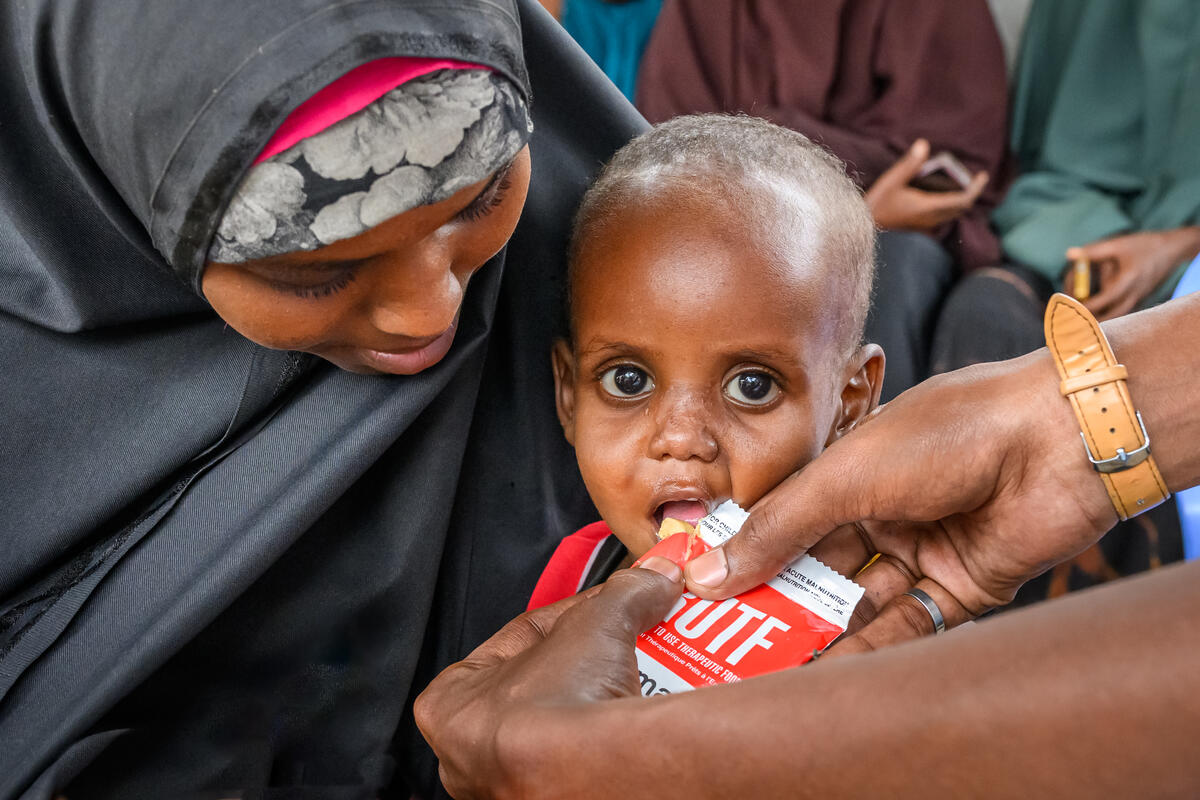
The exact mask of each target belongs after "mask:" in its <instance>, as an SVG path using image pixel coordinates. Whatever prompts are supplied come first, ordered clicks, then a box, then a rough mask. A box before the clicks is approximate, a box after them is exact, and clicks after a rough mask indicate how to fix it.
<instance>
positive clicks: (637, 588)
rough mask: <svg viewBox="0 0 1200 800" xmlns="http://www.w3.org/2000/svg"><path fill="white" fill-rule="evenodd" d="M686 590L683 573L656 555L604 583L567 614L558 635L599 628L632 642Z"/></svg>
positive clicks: (593, 630)
mask: <svg viewBox="0 0 1200 800" xmlns="http://www.w3.org/2000/svg"><path fill="white" fill-rule="evenodd" d="M681 594H683V573H682V572H681V571H680V569H679V567H678V566H676V565H675V564H674V563H673V562H671V561H668V560H667V559H665V558H662V557H659V556H655V557H652V558H648V559H646V561H644V562H643V563H642V564H641V566H638V567H634V568H632V569H623V570H621V571H620V572H616V573H613V576H612V577H611V578H609V579H608V580H607V581H605V582H604V584H602V586H601V587H600V591H599V593H598V594H596V595H594V596H593V597H591V598H590V599H589V601H588V602H586V603H581V604H579V605H577V606H575V607H574V608H572V609H570V610H569V611H568V612H567V613H566V614H564V615H563V616H562V617H561V618H560V619H559V621H558V623H557V624H556V625H555V635H562V636H564V637H570V636H571V635H572V632H573V631H580V632H583V633H584V634H585V635H586V636H589V637H590V636H592V635H593V634H594V633H595V632H596V631H600V632H603V633H605V634H607V635H609V636H611V637H613V638H616V639H622V640H626V641H629V642H633V640H634V639H635V638H637V635H638V634H639V633H641V632H642V631H644V630H646V629H648V628H649V627H650V626H652V625H654V624H655V623H657V622H660V621H662V618H663V617H665V616H666V615H667V612H668V611H670V610H671V606H672V605H673V604H674V603H675V601H676V600H678V599H679V596H680V595H681Z"/></svg>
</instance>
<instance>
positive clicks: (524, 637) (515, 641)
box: [460, 587, 599, 668]
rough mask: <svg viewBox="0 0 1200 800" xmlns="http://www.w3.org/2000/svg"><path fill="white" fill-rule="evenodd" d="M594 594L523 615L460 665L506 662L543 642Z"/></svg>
mask: <svg viewBox="0 0 1200 800" xmlns="http://www.w3.org/2000/svg"><path fill="white" fill-rule="evenodd" d="M597 592H599V587H596V588H594V589H592V590H589V591H587V592H581V593H579V594H577V595H574V596H572V597H567V598H565V599H563V600H559V601H558V602H557V603H553V604H551V605H548V606H543V607H542V608H538V609H535V610H533V611H527V612H525V613H524V614H522V615H521V616H519V617H517V618H516V619H514V620H512V621H511V622H509V623H508V624H507V625H505V626H504V627H503V628H501V629H500V630H499V631H498V632H496V633H495V634H494V635H493V636H492V637H491V638H490V639H488V640H487V641H486V642H484V643H483V644H481V645H479V646H478V647H476V648H475V649H474V650H473V651H471V654H470V655H469V656H467V657H466V658H465V659H463V661H462V662H460V663H461V664H463V665H470V666H472V667H474V668H479V667H487V666H492V665H495V664H499V663H502V662H505V661H508V660H509V659H511V658H513V657H514V656H516V655H518V654H520V653H523V652H524V651H525V650H527V649H529V648H530V647H532V646H533V645H535V644H537V643H538V642H540V641H542V640H544V639H545V638H546V636H547V635H548V634H549V633H550V631H551V630H552V629H553V628H554V625H555V623H556V622H557V621H558V620H559V618H560V617H562V615H563V614H565V613H566V612H567V611H569V610H571V609H572V608H574V607H575V606H576V605H578V604H579V603H581V602H583V601H584V600H586V599H588V598H589V597H590V596H592V595H594V594H596V593H597Z"/></svg>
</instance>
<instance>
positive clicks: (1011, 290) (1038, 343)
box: [932, 265, 1183, 609]
mask: <svg viewBox="0 0 1200 800" xmlns="http://www.w3.org/2000/svg"><path fill="white" fill-rule="evenodd" d="M1052 293H1053V287H1052V286H1051V285H1050V282H1049V281H1048V280H1046V278H1045V277H1043V276H1042V275H1041V274H1040V273H1038V272H1036V271H1034V270H1031V269H1027V268H1025V267H1017V266H1012V265H1010V266H1007V267H1002V268H1001V267H997V268H988V269H981V270H978V271H976V272H974V273H972V274H970V275H968V276H967V277H965V278H964V279H963V280H962V281H960V282H959V283H958V285H957V286H956V287H955V288H954V290H953V291H952V292H951V293H950V296H949V297H948V298H947V299H946V305H945V307H944V308H943V310H942V314H941V317H940V319H939V320H938V327H937V332H936V334H935V336H934V346H933V355H932V369H933V372H934V373H935V374H936V373H941V372H949V371H951V370H955V369H959V368H961V367H965V366H968V365H970V364H979V363H982V362H987V361H1001V360H1004V359H1007V358H1015V357H1017V356H1022V355H1025V354H1026V353H1031V352H1033V351H1034V350H1037V349H1038V348H1040V347H1042V346H1043V345H1044V344H1045V340H1044V338H1043V337H1044V334H1043V327H1042V319H1043V316H1044V314H1045V310H1046V303H1047V301H1048V300H1049V299H1050V295H1051V294H1052ZM1082 446H1083V445H1082V442H1081V443H1080V447H1081V448H1082ZM1080 456H1081V457H1082V452H1081V453H1080ZM1182 558H1183V533H1182V529H1181V528H1180V525H1179V512H1178V509H1177V507H1176V504H1175V500H1174V498H1172V499H1170V500H1168V501H1167V502H1165V503H1163V504H1161V505H1159V506H1156V507H1155V508H1152V509H1151V510H1149V511H1147V512H1146V513H1144V514H1142V515H1140V516H1137V517H1134V518H1133V519H1131V520H1128V521H1126V522H1119V523H1117V525H1116V526H1115V527H1114V528H1113V529H1112V530H1111V531H1109V532H1108V533H1106V534H1105V535H1104V537H1103V538H1102V539H1101V540H1100V541H1099V542H1098V543H1097V544H1095V545H1093V546H1092V547H1090V548H1088V549H1087V550H1086V551H1084V552H1083V553H1081V554H1080V555H1078V556H1076V557H1075V558H1073V559H1071V560H1069V561H1067V562H1065V563H1063V564H1060V565H1058V566H1056V567H1054V569H1052V570H1050V571H1049V572H1047V573H1046V574H1044V575H1042V576H1041V577H1039V578H1036V579H1034V580H1032V581H1030V582H1029V583H1027V584H1025V585H1024V586H1023V587H1021V589H1020V591H1018V592H1017V596H1016V599H1015V600H1013V602H1012V604H1010V605H1009V606H1006V608H1007V609H1012V608H1020V607H1022V606H1026V605H1029V604H1031V603H1036V602H1039V601H1041V600H1046V599H1048V598H1051V597H1059V596H1061V595H1063V594H1066V593H1067V592H1069V591H1075V590H1077V589H1085V588H1087V587H1089V586H1095V585H1097V584H1101V583H1105V582H1107V581H1110V580H1115V579H1116V578H1120V577H1124V576H1126V575H1134V574H1137V573H1139V572H1144V571H1146V570H1149V569H1157V568H1158V567H1161V566H1162V565H1163V564H1170V563H1172V562H1174V561H1179V560H1181V559H1182Z"/></svg>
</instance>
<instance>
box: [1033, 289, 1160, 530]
mask: <svg viewBox="0 0 1200 800" xmlns="http://www.w3.org/2000/svg"><path fill="white" fill-rule="evenodd" d="M1045 328H1046V346H1047V347H1049V349H1050V355H1051V356H1053V358H1054V364H1055V366H1056V367H1057V368H1058V375H1059V378H1060V379H1061V381H1062V383H1061V384H1059V390H1060V391H1061V392H1062V394H1063V396H1064V397H1066V398H1067V400H1068V401H1070V403H1071V408H1072V410H1074V412H1075V417H1076V418H1077V419H1078V420H1079V427H1080V429H1081V431H1082V437H1083V442H1084V447H1085V449H1086V451H1087V456H1088V460H1089V461H1091V463H1092V467H1093V468H1094V469H1095V470H1096V472H1097V473H1098V474H1099V476H1100V480H1101V481H1103V482H1104V488H1105V489H1106V490H1107V491H1108V496H1109V498H1111V499H1112V504H1113V507H1114V508H1115V509H1116V510H1117V514H1118V515H1119V516H1120V517H1121V519H1129V518H1130V517H1134V516H1137V515H1138V514H1141V513H1142V512H1143V511H1148V510H1150V509H1151V508H1154V507H1155V506H1156V505H1158V504H1159V503H1161V502H1163V501H1164V500H1166V499H1167V498H1168V497H1170V496H1171V493H1170V492H1169V491H1167V485H1166V482H1165V481H1163V479H1162V475H1161V474H1160V473H1159V471H1158V465H1156V464H1155V463H1154V458H1153V456H1151V455H1150V437H1149V435H1147V434H1146V428H1145V425H1143V424H1142V420H1141V415H1140V414H1138V413H1137V410H1136V409H1135V408H1134V405H1133V400H1132V398H1131V397H1130V396H1129V386H1128V385H1127V384H1126V381H1125V379H1126V378H1127V377H1128V371H1127V370H1126V369H1125V367H1124V365H1122V364H1119V363H1117V359H1116V356H1114V355H1113V351H1112V347H1110V346H1109V344H1108V339H1107V338H1105V336H1104V332H1103V331H1102V330H1101V329H1100V323H1098V322H1097V321H1096V318H1095V317H1094V316H1092V314H1091V312H1090V311H1088V310H1087V308H1085V307H1084V305H1083V304H1082V303H1080V302H1078V301H1077V300H1074V299H1073V298H1070V297H1068V296H1067V295H1065V294H1055V295H1054V296H1053V297H1051V298H1050V304H1049V305H1048V306H1047V307H1046V321H1045Z"/></svg>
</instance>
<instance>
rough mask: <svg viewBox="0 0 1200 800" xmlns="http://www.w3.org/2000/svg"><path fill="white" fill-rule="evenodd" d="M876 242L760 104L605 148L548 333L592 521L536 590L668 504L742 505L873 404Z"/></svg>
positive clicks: (637, 534)
mask: <svg viewBox="0 0 1200 800" xmlns="http://www.w3.org/2000/svg"><path fill="white" fill-rule="evenodd" d="M874 244H875V228H874V224H873V223H872V220H871V215H870V212H869V211H868V210H867V207H866V205H865V203H864V201H863V199H862V196H861V193H860V192H859V190H858V189H857V188H856V187H855V185H854V184H853V183H852V182H851V181H850V179H849V178H848V177H847V176H846V174H845V170H844V168H843V166H842V164H841V162H839V161H838V160H837V159H836V158H835V157H833V156H832V155H830V154H829V153H828V152H826V151H825V150H823V149H821V148H820V147H818V146H817V145H815V144H813V143H812V142H811V141H809V140H808V139H807V138H805V137H804V136H803V135H801V134H799V133H796V132H794V131H790V130H787V129H785V128H781V127H779V126H777V125H773V124H771V123H769V122H766V121H764V120H760V119H755V118H752V117H746V116H725V115H717V114H705V115H697V116H690V117H678V118H676V119H673V120H671V121H669V122H666V123H663V124H662V125H659V126H657V127H655V128H654V129H652V130H651V131H649V132H647V133H645V134H643V135H642V136H639V137H638V138H637V139H635V140H633V141H632V142H630V143H629V144H627V145H626V146H625V147H624V148H622V149H621V150H620V151H619V152H618V153H617V154H616V155H615V156H614V157H613V159H612V160H611V161H610V162H609V163H608V165H607V166H606V167H605V168H604V170H603V171H602V172H601V174H600V176H599V178H597V180H596V183H595V184H594V185H593V186H592V187H591V189H589V190H588V192H587V194H586V195H585V196H584V199H583V201H582V204H581V206H580V209H579V212H578V215H577V216H576V220H575V229H574V232H573V235H572V241H571V250H570V288H569V307H570V314H569V316H570V337H569V339H567V340H560V341H559V342H558V343H557V344H556V346H555V347H554V351H553V365H554V378H555V387H556V401H557V407H558V417H559V420H560V421H561V422H562V426H563V432H564V433H565V434H566V437H567V440H568V441H569V442H571V444H572V445H573V446H574V447H575V452H576V456H577V458H578V461H579V469H580V471H581V472H582V474H583V479H584V482H585V483H586V485H587V488H588V491H589V493H590V494H591V497H592V500H593V501H594V502H595V504H596V508H597V509H598V510H599V512H600V515H601V516H602V517H603V521H602V522H597V523H594V524H592V525H589V526H587V527H585V528H583V529H582V530H580V531H578V532H576V533H574V534H572V535H571V536H568V537H567V538H566V539H565V540H564V541H563V542H562V543H561V544H560V545H559V547H558V549H557V550H556V551H555V553H554V555H553V557H552V558H551V560H550V563H549V564H548V566H547V568H546V570H545V572H544V573H543V574H542V577H541V579H540V580H539V582H538V585H537V587H536V589H535V590H534V594H533V597H532V599H531V601H530V607H531V608H536V607H538V606H541V605H545V604H547V603H551V602H554V601H556V600H559V599H562V598H563V597H566V596H569V595H571V594H574V593H575V592H577V591H579V590H580V589H582V588H585V587H587V586H590V585H593V584H595V583H598V582H600V581H603V580H604V579H605V578H607V577H608V575H609V574H610V573H611V572H612V571H613V570H615V569H617V568H619V567H622V566H628V564H629V563H631V561H632V560H633V559H634V558H636V557H638V556H640V555H641V554H643V553H644V552H645V551H646V550H648V549H650V547H652V546H653V545H654V544H655V542H656V541H657V539H656V533H657V531H658V528H659V525H660V524H661V522H662V520H663V518H664V517H674V518H676V519H680V520H684V521H686V522H690V523H695V522H696V521H697V520H698V519H699V518H700V517H702V516H704V515H705V514H706V513H708V512H709V511H711V510H712V509H713V508H714V507H715V506H716V505H718V504H720V503H721V502H723V501H725V500H728V499H733V500H734V501H736V502H737V503H738V504H739V505H740V506H742V507H743V508H747V509H748V508H750V506H752V505H753V504H754V503H755V502H757V501H758V500H759V498H761V497H762V496H763V495H764V494H766V493H767V492H768V491H770V490H771V489H772V488H773V487H775V486H776V485H777V484H779V483H780V482H781V481H782V480H783V479H784V478H786V477H787V476H788V475H790V474H791V473H793V472H795V471H796V470H798V469H800V468H801V467H803V466H804V465H805V464H806V463H808V462H809V461H810V460H811V459H812V458H814V457H815V456H816V455H817V454H818V453H820V451H821V450H822V449H824V448H825V447H827V446H828V445H829V444H830V443H832V442H833V441H834V440H835V439H837V438H838V437H839V436H840V435H841V434H842V433H843V432H845V431H846V430H848V429H849V428H850V427H851V426H852V425H853V424H854V423H855V422H856V421H858V420H860V419H862V418H863V417H864V416H865V415H866V414H867V413H868V412H870V411H871V409H873V408H874V407H875V406H876V404H877V403H878V401H879V392H880V387H881V385H882V379H883V362H884V357H883V351H882V350H881V349H880V348H879V347H878V346H877V345H873V344H862V343H861V338H862V331H863V323H864V320H865V317H866V314H867V308H868V306H869V304H870V294H871V282H872V278H873V273H874Z"/></svg>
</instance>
